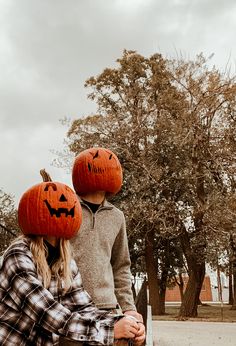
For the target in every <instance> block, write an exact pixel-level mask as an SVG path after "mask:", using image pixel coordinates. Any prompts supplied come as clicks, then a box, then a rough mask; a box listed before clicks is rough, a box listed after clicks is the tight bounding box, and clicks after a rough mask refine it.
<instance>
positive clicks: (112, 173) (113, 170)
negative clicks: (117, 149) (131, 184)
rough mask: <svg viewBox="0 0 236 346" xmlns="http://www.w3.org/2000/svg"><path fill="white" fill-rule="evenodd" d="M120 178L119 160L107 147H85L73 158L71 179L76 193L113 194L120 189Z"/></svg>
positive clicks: (121, 178)
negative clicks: (103, 192)
mask: <svg viewBox="0 0 236 346" xmlns="http://www.w3.org/2000/svg"><path fill="white" fill-rule="evenodd" d="M122 180H123V175H122V168H121V165H120V162H119V160H118V158H117V156H116V155H115V154H114V153H113V152H112V151H111V150H109V149H105V148H90V149H86V150H84V151H82V152H81V153H80V154H79V155H78V156H77V157H76V158H75V161H74V165H73V169H72V181H73V186H74V189H75V191H76V192H77V193H78V195H84V194H87V193H90V192H95V191H106V192H107V193H109V194H113V195H114V194H116V193H117V192H118V191H119V190H120V189H121V185H122Z"/></svg>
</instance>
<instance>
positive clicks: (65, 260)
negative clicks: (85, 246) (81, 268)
mask: <svg viewBox="0 0 236 346" xmlns="http://www.w3.org/2000/svg"><path fill="white" fill-rule="evenodd" d="M23 239H26V240H28V241H29V247H30V251H31V252H32V255H33V257H34V260H35V265H36V270H37V274H38V275H40V276H41V277H42V281H43V286H44V287H45V288H48V287H49V285H50V282H51V278H52V275H54V276H55V277H56V278H57V279H58V280H59V281H63V287H62V288H63V290H64V291H67V290H68V289H69V288H70V287H71V284H72V272H71V268H70V262H71V258H72V256H71V246H70V241H69V240H66V239H64V238H61V239H60V240H59V246H60V256H59V258H58V259H57V260H56V261H55V263H54V264H53V265H52V267H51V268H50V267H49V265H48V262H47V255H48V250H47V247H46V245H45V244H44V237H43V236H35V235H27V236H26V235H24V234H21V235H19V236H18V237H17V238H15V239H14V240H13V241H12V243H11V244H14V243H17V242H18V241H19V240H23ZM6 251H7V250H5V251H4V253H5V252H6ZM4 253H3V254H4Z"/></svg>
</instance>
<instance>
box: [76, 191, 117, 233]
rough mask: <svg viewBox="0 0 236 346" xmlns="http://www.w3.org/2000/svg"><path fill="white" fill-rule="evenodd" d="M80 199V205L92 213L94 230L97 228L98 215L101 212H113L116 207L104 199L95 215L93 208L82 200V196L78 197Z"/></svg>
mask: <svg viewBox="0 0 236 346" xmlns="http://www.w3.org/2000/svg"><path fill="white" fill-rule="evenodd" d="M77 196H78V195H77ZM78 199H79V201H80V204H81V205H82V206H83V207H85V208H86V209H87V210H89V212H90V215H91V217H92V229H94V228H95V220H96V215H97V213H99V212H101V211H103V210H112V209H113V207H114V206H113V205H112V204H111V203H109V202H108V201H107V200H106V199H104V201H103V202H102V203H101V204H100V206H99V208H98V210H97V211H96V212H95V213H93V211H92V210H91V208H90V207H89V206H88V205H87V204H86V203H85V202H84V201H83V200H82V199H81V198H80V196H78Z"/></svg>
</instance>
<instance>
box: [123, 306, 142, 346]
mask: <svg viewBox="0 0 236 346" xmlns="http://www.w3.org/2000/svg"><path fill="white" fill-rule="evenodd" d="M125 316H126V317H127V318H131V319H135V320H136V322H137V323H138V325H139V330H138V333H137V334H136V336H135V338H134V345H135V346H141V345H142V344H143V343H144V341H145V337H146V334H145V326H144V324H143V316H142V315H140V314H139V313H138V312H137V311H131V310H130V311H126V312H125Z"/></svg>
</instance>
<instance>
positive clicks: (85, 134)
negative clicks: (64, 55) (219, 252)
mask: <svg viewBox="0 0 236 346" xmlns="http://www.w3.org/2000/svg"><path fill="white" fill-rule="evenodd" d="M117 63H118V67H117V68H113V69H110V68H107V69H105V70H104V71H103V72H102V73H101V74H100V75H98V76H97V77H91V78H90V79H88V80H87V82H86V84H85V85H86V87H89V88H90V89H91V90H92V91H91V93H90V94H89V97H90V98H91V99H92V100H94V101H95V102H96V104H97V106H98V109H97V114H95V115H92V116H88V117H85V118H82V119H77V120H75V121H74V122H73V123H72V124H71V127H70V130H69V132H68V147H69V149H70V151H71V152H73V153H75V154H77V153H78V152H79V151H81V150H82V149H84V148H87V147H89V146H94V145H97V146H108V147H110V148H111V149H112V150H114V151H115V152H116V153H117V154H118V156H119V158H120V160H121V162H122V164H123V167H124V170H125V172H124V173H125V174H124V187H123V190H122V194H121V195H120V204H121V205H122V206H123V208H124V209H125V210H126V214H127V215H129V218H130V219H132V229H131V230H130V232H133V233H135V237H137V238H138V239H140V242H142V244H143V246H144V252H143V253H144V254H145V262H146V270H147V274H148V281H149V286H150V300H151V302H152V306H153V313H154V314H159V313H162V309H161V294H160V293H161V287H160V277H161V276H163V277H164V276H165V275H162V274H164V271H163V273H160V270H159V268H160V265H159V263H160V258H158V260H157V258H156V255H155V247H156V244H158V246H160V244H159V243H158V239H159V238H160V237H161V238H163V239H165V241H164V242H163V244H166V251H168V244H169V243H168V241H167V240H168V239H172V238H175V237H177V236H178V237H179V242H180V244H181V246H182V251H183V253H184V255H185V259H186V262H187V266H188V273H189V280H188V284H187V287H186V290H185V292H184V296H183V302H182V305H181V309H180V316H184V317H186V316H187V317H188V316H196V315H197V305H198V302H199V295H200V291H201V287H202V282H203V279H204V275H205V258H206V253H207V251H208V239H209V234H210V230H211V220H210V215H211V214H214V215H215V217H216V216H217V213H215V212H214V210H215V209H214V201H218V200H220V202H221V203H222V204H224V201H227V191H228V189H229V184H230V182H228V181H227V183H226V181H225V177H226V176H230V177H232V175H233V174H235V164H234V163H235V155H234V154H233V156H232V153H233V151H232V147H233V145H235V140H234V134H233V130H232V129H233V128H234V127H235V120H234V110H235V101H236V100H235V94H236V93H235V91H236V86H235V81H234V79H233V78H230V77H229V76H222V75H221V74H220V72H219V71H217V70H216V69H215V68H213V69H211V70H210V69H209V68H208V66H207V61H206V60H205V59H204V58H203V57H202V56H201V55H200V56H198V57H197V58H196V60H195V61H187V62H185V61H183V60H174V59H164V58H163V57H162V56H161V55H160V54H155V55H153V56H151V57H150V58H144V57H143V56H141V55H139V54H137V53H136V52H133V51H124V53H123V56H122V57H121V58H120V59H118V60H117ZM234 176H235V175H234ZM218 234H219V233H218ZM167 265H168V264H167ZM163 270H164V268H163ZM163 287H164V286H163Z"/></svg>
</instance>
